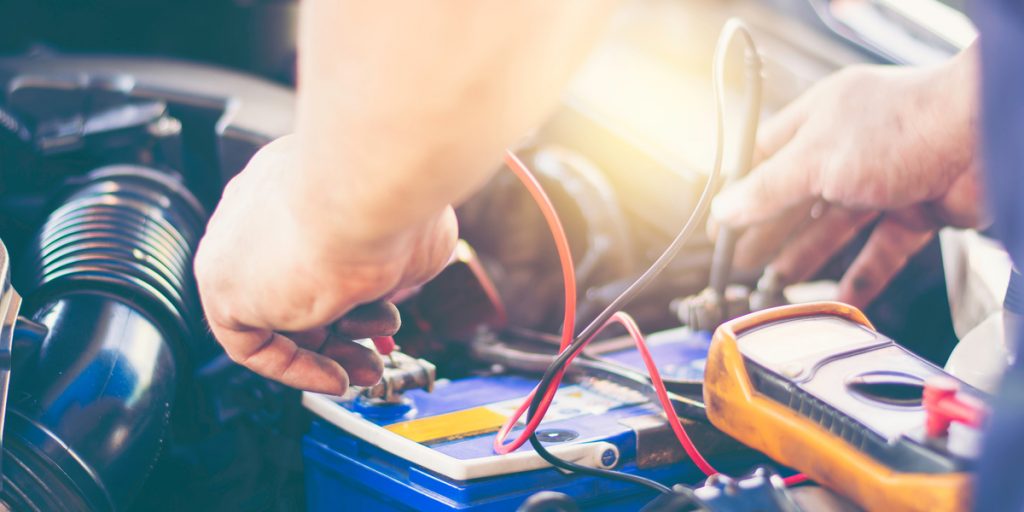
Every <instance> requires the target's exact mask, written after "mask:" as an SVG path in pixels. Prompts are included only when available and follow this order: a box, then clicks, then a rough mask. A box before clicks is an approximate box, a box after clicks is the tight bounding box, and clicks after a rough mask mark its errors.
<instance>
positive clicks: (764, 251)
mask: <svg viewBox="0 0 1024 512" xmlns="http://www.w3.org/2000/svg"><path fill="white" fill-rule="evenodd" d="M813 206H814V201H805V202H804V203H801V204H799V205H797V206H793V207H791V208H789V209H788V210H787V211H786V213H784V214H782V215H779V217H778V218H777V219H775V220H772V221H771V222H762V223H760V224H756V225H754V226H751V227H750V228H749V229H747V230H746V231H745V232H744V233H743V235H742V236H741V237H740V239H739V241H738V242H737V243H736V252H735V256H734V257H733V268H735V269H738V270H755V269H758V268H760V267H762V266H764V264H765V263H768V262H769V261H770V260H771V259H772V258H773V257H774V256H776V255H777V254H778V253H779V250H780V249H781V248H782V247H783V246H784V245H785V244H786V242H787V240H788V239H789V238H790V237H791V235H792V234H793V233H794V232H795V231H796V230H798V229H799V228H800V227H801V226H803V225H805V224H807V223H808V222H811V221H812V219H811V213H810V212H811V208H812V207H813ZM716 227H717V226H716Z"/></svg>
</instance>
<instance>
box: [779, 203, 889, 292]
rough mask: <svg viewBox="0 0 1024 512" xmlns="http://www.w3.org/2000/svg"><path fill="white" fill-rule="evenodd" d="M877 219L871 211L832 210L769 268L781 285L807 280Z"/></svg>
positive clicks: (803, 231) (800, 235) (809, 226)
mask: <svg viewBox="0 0 1024 512" xmlns="http://www.w3.org/2000/svg"><path fill="white" fill-rule="evenodd" d="M877 216H878V213H877V212H872V211H857V210H847V209H845V208H838V207H831V208H829V209H828V210H826V211H825V213H824V214H822V216H821V217H820V218H819V219H818V220H816V221H814V222H812V223H810V224H808V225H807V226H806V227H805V228H804V229H803V230H802V231H801V232H800V233H799V234H798V235H797V236H795V237H794V238H793V239H792V240H790V241H789V242H788V243H787V244H786V248H785V249H784V250H783V251H782V252H781V253H780V254H779V255H778V256H777V257H776V258H775V259H774V260H773V261H772V263H771V267H772V269H773V270H775V272H776V273H778V274H779V275H780V276H781V277H782V282H783V283H784V284H792V283H797V282H800V281H806V280H807V279H810V278H812V277H814V275H815V274H817V273H818V271H820V270H821V268H822V267H824V266H825V264H826V263H828V261H829V260H830V259H832V256H834V255H835V254H836V253H837V252H839V251H840V250H841V249H842V248H843V247H845V246H846V244H848V243H850V240H852V239H853V238H854V237H855V236H857V233H859V232H860V231H861V229H863V228H864V226H866V225H867V224H868V223H870V222H871V221H872V220H873V219H875V218H876V217H877Z"/></svg>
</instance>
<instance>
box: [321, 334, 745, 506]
mask: <svg viewBox="0 0 1024 512" xmlns="http://www.w3.org/2000/svg"><path fill="white" fill-rule="evenodd" d="M670 333H671V334H668V335H665V334H663V335H660V336H652V338H654V339H655V340H654V341H655V343H653V344H654V345H655V347H652V350H655V349H656V350H655V353H657V354H659V356H660V358H659V366H664V367H666V369H669V370H672V369H674V370H675V371H674V373H676V374H678V373H679V372H680V371H682V372H683V373H686V374H689V373H690V372H694V371H697V372H699V371H701V370H702V368H697V369H694V365H695V364H696V365H698V366H701V365H703V361H704V359H705V358H706V355H707V347H708V339H707V336H706V335H693V334H690V333H689V331H686V330H676V331H670ZM673 347H674V348H673ZM631 351H632V349H630V350H621V351H615V352H609V353H607V354H605V357H606V358H607V359H609V360H620V361H622V362H623V363H626V364H627V365H628V364H629V363H631V362H632V359H633V355H632V354H631V353H630V352H631ZM669 373H673V372H672V371H670V372H669ZM535 385H536V377H526V376H522V375H515V374H499V375H486V376H478V377H470V378H464V379H458V380H452V381H443V380H442V381H439V382H438V383H437V385H436V386H435V388H434V389H433V391H432V392H430V393H428V392H426V391H423V390H414V391H409V392H406V393H405V394H404V396H403V397H402V400H401V402H400V403H395V404H387V405H380V403H379V402H375V403H371V402H367V401H365V400H363V399H355V400H348V401H345V400H341V399H338V398H337V397H329V396H325V395H317V394H312V393H307V394H305V395H304V397H303V404H304V405H305V407H306V408H307V409H309V410H310V411H311V412H312V413H313V414H314V415H315V420H314V421H313V425H312V427H311V430H310V432H309V434H308V435H307V436H306V437H305V439H304V442H303V456H304V461H305V466H306V467H305V472H306V480H307V500H308V501H307V504H308V509H309V510H312V511H326V510H339V509H345V510H375V511H413V510H462V511H475V510H516V509H517V508H518V507H519V506H520V505H522V504H523V502H524V501H525V500H526V499H527V498H529V497H530V496H531V495H533V494H535V493H537V492H539V491H543V490H552V491H558V492H561V493H564V494H566V495H568V496H569V497H570V498H572V499H573V500H575V501H576V502H577V503H578V504H579V505H580V506H581V507H583V508H585V509H586V510H636V509H639V508H640V507H642V506H643V504H645V503H647V502H648V501H650V500H651V499H652V498H653V497H654V492H653V491H650V490H648V489H647V488H645V487H641V486H638V485H636V484H632V483H628V482H621V481H616V480H610V479H605V478H600V477H594V476H589V475H567V474H565V473H563V472H561V471H560V470H557V469H555V468H552V467H551V466H550V465H548V463H546V462H545V461H544V460H542V459H541V458H540V457H539V456H538V455H537V454H536V453H535V452H534V451H533V450H532V449H531V448H530V446H529V445H526V446H524V447H522V448H520V449H519V450H517V451H516V452H514V453H511V454H508V455H496V454H495V453H494V451H493V446H492V443H493V440H494V433H495V432H496V431H497V430H498V428H499V427H500V426H501V425H502V424H503V423H504V422H505V421H506V419H507V418H508V417H509V416H510V415H512V413H513V412H514V411H515V409H516V408H517V407H518V406H519V405H520V404H521V403H522V401H523V400H524V399H525V397H526V396H527V395H528V394H529V393H530V391H531V390H532V389H533V387H534V386H535ZM688 430H689V431H690V433H691V436H692V437H694V440H695V442H697V443H698V445H699V446H701V447H702V450H706V449H710V450H711V452H712V453H714V452H715V451H716V450H715V449H714V446H715V442H718V445H719V446H720V445H721V443H720V439H721V438H720V434H718V433H717V432H716V431H714V430H713V429H711V427H709V426H707V425H705V424H701V423H698V422H694V423H690V424H689V427H688ZM516 432H517V430H513V435H515V433H516ZM537 436H538V438H539V439H540V440H541V442H543V443H544V444H545V447H547V448H548V449H549V450H550V451H551V452H552V453H554V454H556V455H558V456H559V457H561V458H563V459H567V460H571V461H574V462H576V463H578V464H583V465H587V466H591V467H597V468H604V469H614V470H616V471H622V472H627V473H634V474H639V475H642V476H645V477H648V478H651V479H654V480H657V481H659V482H661V483H663V484H665V485H669V486H671V485H673V484H676V483H687V484H692V483H695V482H698V481H700V480H702V479H703V478H704V475H703V474H702V473H701V472H700V471H699V470H698V469H697V468H696V467H695V466H694V465H693V464H692V463H691V462H690V461H689V460H688V459H686V458H685V454H684V452H683V450H682V448H681V447H680V445H679V443H678V442H677V441H676V440H675V438H674V437H673V435H672V433H671V431H670V430H669V427H668V425H667V422H666V421H665V419H664V416H663V412H662V410H661V409H660V407H659V406H658V405H657V404H656V403H653V402H651V401H650V400H649V399H648V398H647V396H646V395H645V394H644V393H641V392H638V391H637V390H635V389H630V388H628V387H625V386H623V385H620V384H617V383H614V382H612V381H610V380H604V379H601V378H596V377H588V376H586V375H584V376H581V377H577V378H575V379H574V380H573V381H572V382H567V383H564V384H563V385H562V387H561V388H560V389H559V391H558V393H557V394H556V396H555V400H554V402H553V404H552V406H551V408H550V410H549V411H548V413H547V415H546V416H545V419H544V421H543V422H542V424H541V427H540V428H539V429H538V431H537ZM713 441H714V442H713ZM715 461H716V463H717V464H719V465H720V466H722V465H724V466H725V467H733V468H743V469H746V468H747V467H749V464H750V463H751V460H750V455H749V454H740V453H736V452H729V453H720V454H719V455H717V456H716V457H715Z"/></svg>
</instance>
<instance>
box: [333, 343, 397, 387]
mask: <svg viewBox="0 0 1024 512" xmlns="http://www.w3.org/2000/svg"><path fill="white" fill-rule="evenodd" d="M320 353H321V354H323V355H324V356H327V357H328V358H330V359H331V360H333V361H336V362H337V363H338V364H340V365H341V366H342V367H343V368H345V370H346V371H347V372H348V376H349V379H351V382H352V384H355V385H356V386H372V385H374V384H376V383H377V382H378V381H379V380H380V378H381V376H382V375H383V374H384V361H383V360H381V357H380V354H378V353H377V351H376V350H374V349H372V348H370V347H367V346H364V345H361V344H359V343H356V342H354V341H350V340H346V339H340V338H337V337H334V336H331V337H329V338H328V339H327V342H326V343H324V346H323V347H321V348H320Z"/></svg>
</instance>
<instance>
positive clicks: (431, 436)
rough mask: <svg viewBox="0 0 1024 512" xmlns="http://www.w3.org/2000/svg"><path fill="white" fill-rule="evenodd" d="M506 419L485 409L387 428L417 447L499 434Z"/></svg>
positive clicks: (465, 410) (438, 416) (433, 417)
mask: <svg viewBox="0 0 1024 512" xmlns="http://www.w3.org/2000/svg"><path fill="white" fill-rule="evenodd" d="M506 419H507V417H506V416H505V415H503V414H500V413H497V412H494V411H492V410H490V409H488V408H486V407H474V408H472V409H464V410H461V411H455V412H449V413H447V414H439V415H437V416H430V417H427V418H418V419H415V420H409V421H403V422H401V423H395V424H393V425H388V426H386V427H384V428H386V429H388V430H390V431H392V432H394V433H396V434H398V435H400V436H402V437H404V438H406V439H409V440H410V441H415V442H417V443H430V442H438V441H454V440H456V439H462V438H464V437H470V436H478V435H480V434H486V433H488V432H497V431H498V429H499V428H501V426H502V425H503V424H504V423H505V420H506Z"/></svg>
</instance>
